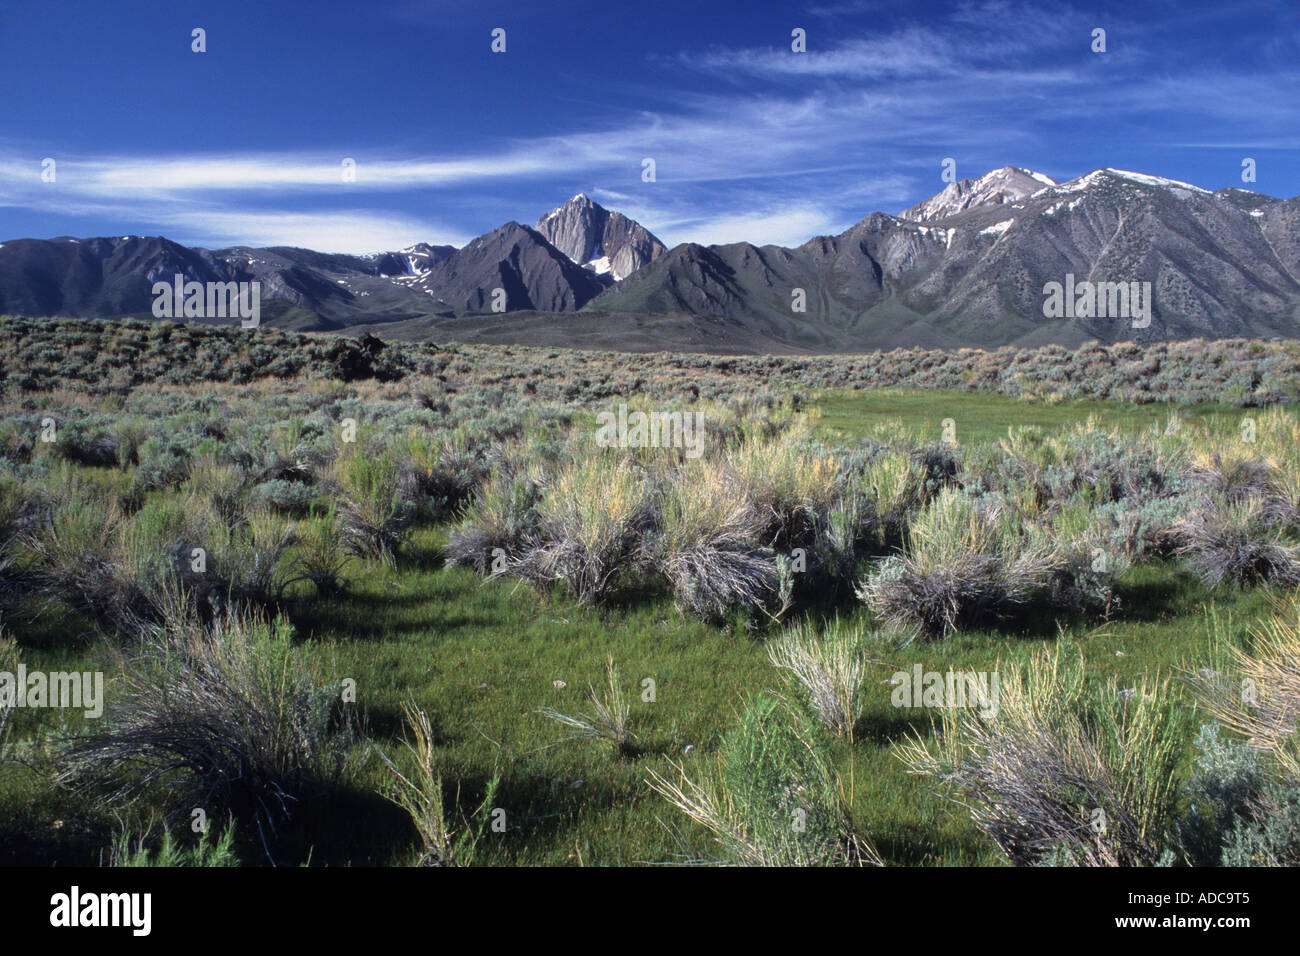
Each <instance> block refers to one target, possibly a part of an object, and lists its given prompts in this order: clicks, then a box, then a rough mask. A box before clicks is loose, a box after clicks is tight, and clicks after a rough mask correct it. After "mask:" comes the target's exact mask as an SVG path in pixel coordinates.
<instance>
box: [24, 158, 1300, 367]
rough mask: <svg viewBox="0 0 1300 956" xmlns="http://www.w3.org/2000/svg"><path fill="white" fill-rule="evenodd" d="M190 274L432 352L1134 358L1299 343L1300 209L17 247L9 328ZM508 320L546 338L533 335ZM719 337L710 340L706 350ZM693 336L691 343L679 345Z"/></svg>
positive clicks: (145, 310) (956, 200)
mask: <svg viewBox="0 0 1300 956" xmlns="http://www.w3.org/2000/svg"><path fill="white" fill-rule="evenodd" d="M175 274H181V275H183V276H185V278H186V279H187V280H192V281H200V282H218V281H221V282H224V281H260V282H261V283H262V284H263V285H262V296H263V299H264V300H269V301H268V302H267V303H266V304H265V305H264V309H263V318H264V321H267V322H270V323H271V324H275V325H283V326H286V327H290V328H296V329H300V330H308V329H314V330H322V331H349V332H355V331H358V330H367V329H378V328H381V327H384V326H386V325H393V326H394V327H396V326H399V325H400V327H401V328H402V329H403V330H404V331H405V332H407V333H409V334H410V335H418V330H419V328H420V327H421V326H422V325H423V327H425V328H428V329H429V330H430V332H432V331H433V329H435V328H436V329H437V330H438V334H439V335H440V336H443V335H446V334H448V332H449V330H450V332H451V334H455V332H454V330H455V328H456V327H457V323H468V320H470V319H472V318H473V317H475V316H491V317H492V321H493V322H497V323H502V322H504V323H505V325H503V326H500V327H499V328H498V327H497V326H491V328H492V329H493V334H498V333H499V334H502V335H505V336H507V337H508V336H509V335H510V334H511V329H512V328H513V327H515V326H518V327H519V328H520V329H522V328H523V326H524V325H527V326H528V328H529V329H532V330H536V329H538V328H539V327H540V325H539V323H543V322H544V321H546V320H545V319H543V318H541V316H544V315H547V314H549V315H553V319H552V320H551V321H552V322H554V323H558V326H557V327H558V328H559V329H560V332H559V333H558V334H559V335H561V337H562V335H563V334H564V330H566V329H567V330H571V331H572V332H573V333H574V334H575V335H576V334H579V330H587V331H588V332H591V333H600V334H604V332H603V331H602V330H608V333H609V334H611V335H612V334H614V330H615V329H616V328H619V327H627V328H642V329H649V328H652V327H653V328H661V329H672V330H683V329H686V328H688V327H694V328H698V329H700V330H705V329H707V328H710V327H712V328H714V329H715V332H716V331H717V329H718V328H719V327H716V326H711V324H710V323H711V322H712V321H714V320H725V321H726V323H727V324H726V326H725V327H726V329H727V336H728V338H729V340H730V341H732V342H735V343H737V345H738V346H739V345H740V344H743V339H744V336H745V335H746V334H748V335H751V336H752V338H753V340H754V342H755V343H759V342H762V343H767V344H770V343H773V342H784V343H788V344H789V345H790V346H792V347H795V348H798V349H800V350H805V349H812V350H817V349H831V350H837V349H842V348H850V347H868V346H874V345H877V344H886V343H888V344H907V343H915V344H919V345H935V344H950V345H953V346H965V345H977V346H998V345H1003V344H1012V343H1017V344H1022V343H1033V342H1038V341H1060V342H1062V343H1068V342H1074V341H1079V340H1082V338H1100V339H1102V340H1105V341H1114V340H1117V339H1119V338H1124V337H1126V336H1125V333H1129V335H1130V336H1131V337H1137V338H1139V339H1141V338H1187V337H1193V336H1202V337H1228V336H1234V335H1249V336H1253V337H1273V336H1282V337H1300V197H1297V198H1294V199H1289V200H1284V199H1277V198H1274V197H1271V196H1266V195H1264V194H1261V193H1256V192H1252V191H1250V190H1245V189H1240V188H1236V187H1229V188H1226V189H1221V190H1218V191H1215V192H1211V191H1209V190H1206V189H1203V188H1201V187H1198V186H1194V185H1192V184H1189V183H1184V182H1180V181H1178V180H1173V179H1167V178H1164V177H1159V176H1151V175H1149V174H1144V173H1135V172H1129V171H1125V170H1119V169H1114V168H1102V169H1098V170H1093V171H1092V172H1089V173H1087V174H1085V175H1083V176H1079V177H1076V178H1075V179H1072V180H1068V181H1065V182H1060V183H1058V182H1056V181H1054V180H1053V179H1051V177H1048V176H1045V175H1043V174H1041V173H1036V172H1034V171H1032V170H1028V169H1024V168H1020V167H1012V166H1007V167H1002V168H1000V169H995V170H991V171H990V172H988V173H986V174H984V175H983V176H981V177H978V178H976V179H966V180H961V181H959V182H955V183H949V184H947V185H946V186H945V187H944V189H943V190H941V191H940V192H939V193H936V194H935V195H934V196H931V197H929V198H928V199H926V200H923V201H922V202H920V203H917V204H916V205H914V206H912V207H909V208H908V209H906V210H903V211H902V212H901V213H900V214H899V215H896V216H895V215H890V214H888V213H883V212H873V213H869V214H868V215H866V216H864V217H863V218H862V219H860V220H859V221H858V222H856V223H854V224H853V225H852V226H850V227H849V228H848V229H846V230H844V231H843V232H841V233H839V234H837V235H834V236H814V237H812V238H810V239H808V240H807V241H806V242H804V243H802V244H801V245H799V246H796V247H792V248H788V247H782V246H775V245H755V244H753V243H748V242H738V243H728V244H721V245H718V244H715V245H702V244H699V243H690V242H688V243H682V244H680V245H678V246H675V247H673V248H672V249H668V248H667V247H665V246H664V245H663V244H662V243H661V242H660V241H659V240H658V239H657V238H656V237H655V236H654V235H653V234H652V233H650V232H649V230H646V229H645V228H644V227H643V226H641V225H640V224H639V223H636V222H635V221H634V220H631V219H629V218H627V217H626V216H624V215H623V214H621V213H618V212H615V211H611V210H607V209H605V208H604V207H603V206H601V205H600V204H598V203H596V202H594V201H593V200H591V199H590V197H588V196H587V195H586V194H584V193H579V194H577V195H576V196H574V197H572V198H571V199H569V200H567V201H566V202H565V203H563V204H561V205H560V206H557V207H555V208H554V209H552V210H551V211H550V212H548V213H545V214H543V216H541V217H540V218H539V219H538V220H537V223H536V225H535V226H532V227H530V226H526V225H523V224H521V223H519V222H516V221H511V222H508V223H506V224H504V225H502V226H500V227H498V228H497V229H494V230H491V231H490V232H488V233H485V234H484V235H482V236H479V237H477V238H476V239H474V240H473V241H471V242H470V243H467V244H466V245H465V246H463V247H462V248H460V249H456V248H454V247H451V246H436V245H431V244H428V243H417V244H415V245H413V246H409V247H407V248H406V249H403V250H398V251H393V252H384V253H376V254H373V255H369V256H355V255H346V254H330V253H319V252H315V251H313V250H309V249H300V248H294V247H284V246H279V247H268V248H254V247H248V246H232V247H227V248H224V249H218V250H208V249H201V248H189V247H185V246H182V245H179V244H177V243H175V242H172V241H171V240H168V239H165V238H163V237H132V236H126V237H120V238H112V237H110V238H102V239H85V240H79V239H73V238H71V237H60V238H58V239H50V240H38V239H19V240H5V241H4V242H3V243H0V313H15V314H23V315H75V316H84V317H113V316H118V315H134V316H141V317H148V314H149V309H150V304H151V301H152V295H151V291H150V290H151V286H152V283H153V282H155V281H168V282H170V281H171V279H172V277H173V276H174V275H175ZM1067 276H1070V277H1071V280H1070V281H1071V284H1072V285H1073V283H1074V281H1075V280H1077V281H1078V282H1080V283H1121V282H1122V283H1133V282H1136V283H1139V285H1140V284H1141V283H1149V284H1150V288H1151V290H1152V297H1151V302H1152V303H1153V308H1152V314H1151V317H1150V318H1151V322H1150V327H1149V328H1144V327H1137V328H1132V329H1130V327H1129V326H1126V325H1125V323H1124V322H1118V321H1116V318H1117V317H1115V316H1104V317H1103V316H1091V315H1087V316H1084V317H1082V318H1080V319H1078V320H1072V321H1071V322H1070V323H1067V324H1062V323H1059V322H1054V321H1051V320H1048V319H1047V318H1046V317H1045V316H1044V314H1043V293H1044V290H1045V288H1046V287H1047V284H1048V283H1052V282H1056V283H1061V282H1064V281H1065V279H1066V277H1067ZM497 290H500V292H498V291H497ZM800 307H802V311H801V310H800ZM501 308H504V310H505V313H506V315H510V314H515V313H518V314H519V315H520V316H521V317H522V315H523V314H524V313H527V314H528V321H527V322H526V323H525V322H524V321H523V320H522V318H521V319H520V320H519V321H518V322H513V323H512V322H511V320H509V319H507V318H506V317H505V316H503V315H501V313H500V311H499V310H500V309H501ZM577 315H588V316H590V317H591V318H590V319H589V320H588V319H584V320H583V321H582V322H576V321H574V319H575V318H576V316H577ZM566 316H567V317H568V318H566ZM619 316H629V317H630V318H629V319H628V321H626V322H625V321H624V320H622V319H618V318H616V317H619ZM637 316H641V317H643V319H644V321H643V320H642V319H638V318H637ZM598 317H599V318H598ZM651 317H657V318H656V319H655V320H654V321H649V320H650V318H651ZM663 319H667V320H668V321H666V322H665V321H662V320H663ZM475 322H476V323H477V320H475ZM600 322H603V323H604V325H603V326H598V325H596V324H593V323H600ZM465 327H466V328H469V325H468V324H466V325H465ZM520 334H523V333H522V332H521V333H520ZM530 334H531V333H530ZM638 334H639V335H641V336H642V338H643V337H644V333H638ZM681 334H682V335H686V334H687V333H685V332H682V333H681ZM698 334H706V333H704V332H703V331H701V332H700V333H690V334H689V335H690V336H696V335H698ZM679 337H680V336H679V335H678V331H673V333H672V336H671V338H672V341H676V340H677V338H679ZM688 337H689V336H688ZM671 344H672V342H671V341H669V342H666V347H668V346H670V345H671Z"/></svg>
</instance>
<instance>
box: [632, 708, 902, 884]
mask: <svg viewBox="0 0 1300 956" xmlns="http://www.w3.org/2000/svg"><path fill="white" fill-rule="evenodd" d="M675 766H676V769H677V771H678V774H679V777H680V780H679V782H672V781H670V780H668V779H667V778H665V777H664V776H662V775H660V774H659V773H657V772H655V771H651V773H650V786H651V787H652V788H653V789H654V790H655V791H656V792H657V793H659V794H661V795H662V796H663V797H665V798H666V799H667V800H668V801H669V802H670V803H671V804H672V805H673V806H675V807H676V808H677V809H678V810H680V811H681V812H683V813H684V814H686V816H687V817H689V818H690V819H691V820H694V821H695V822H696V823H698V824H700V825H701V826H703V827H704V828H705V829H706V830H707V831H708V832H709V834H710V835H711V836H712V837H713V839H714V840H715V841H716V842H717V843H718V845H719V848H720V850H721V852H722V858H721V861H720V862H727V863H733V864H740V865H744V866H828V865H842V864H862V863H879V862H880V858H879V857H878V856H877V855H876V853H875V851H874V849H872V848H871V846H870V845H869V844H868V843H866V842H865V841H864V840H862V839H860V838H859V837H858V836H857V835H856V834H855V833H854V832H853V827H852V824H851V821H850V819H849V815H848V813H847V811H846V809H845V807H844V805H843V803H842V801H841V799H840V796H839V793H840V790H839V787H838V784H837V780H836V777H835V773H834V771H833V770H832V767H831V761H830V755H829V751H828V749H827V745H826V742H825V740H824V739H823V738H822V736H821V734H820V732H819V728H818V727H817V726H816V725H815V724H813V723H811V722H810V721H809V720H808V719H807V718H805V717H804V716H803V715H801V714H800V713H799V712H798V711H797V710H794V709H792V708H791V707H789V706H788V705H786V704H784V703H782V702H780V701H778V700H775V699H773V698H770V697H760V698H759V699H758V700H757V701H755V702H754V703H753V704H751V705H750V706H749V707H748V708H746V710H745V711H744V712H743V713H742V714H741V716H740V718H739V720H738V722H737V723H736V724H735V725H734V726H733V727H732V729H731V730H730V731H728V732H727V734H726V735H725V736H724V737H723V739H722V742H721V745H720V750H719V758H718V766H717V768H716V771H715V773H714V774H712V775H711V776H710V777H709V778H707V779H704V780H702V781H701V782H699V783H696V782H694V781H692V780H691V779H690V778H689V777H688V776H687V775H686V772H685V770H684V769H683V768H682V767H681V766H679V765H675Z"/></svg>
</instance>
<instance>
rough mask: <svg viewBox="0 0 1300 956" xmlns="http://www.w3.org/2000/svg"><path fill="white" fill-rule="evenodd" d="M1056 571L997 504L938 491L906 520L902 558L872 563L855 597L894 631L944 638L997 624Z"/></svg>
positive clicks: (1039, 544)
mask: <svg viewBox="0 0 1300 956" xmlns="http://www.w3.org/2000/svg"><path fill="white" fill-rule="evenodd" d="M1064 566H1065V559H1064V557H1063V555H1062V553H1061V552H1059V551H1058V550H1056V549H1054V548H1053V547H1052V546H1051V545H1050V544H1049V543H1047V542H1046V541H1043V540H1037V541H1031V540H1029V539H1028V538H1027V537H1026V536H1024V535H1022V534H1021V530H1020V527H1019V524H1018V522H1016V520H1015V518H1014V516H1013V515H1011V514H1010V513H1009V512H1007V511H1005V510H1004V509H1003V508H1002V507H1001V506H1000V505H999V504H996V503H994V504H984V505H982V504H980V503H979V502H977V501H976V500H975V499H973V498H970V497H968V496H966V495H965V494H963V493H961V492H959V491H953V490H944V491H942V492H940V494H939V495H938V497H936V498H935V500H934V501H932V502H931V503H930V505H929V506H928V507H927V508H926V509H925V510H923V511H922V512H920V513H919V514H918V515H917V516H916V517H915V518H914V519H913V520H912V525H911V528H910V530H909V534H908V544H907V550H906V552H905V553H904V554H903V555H901V556H893V557H889V558H885V559H884V560H883V561H881V562H878V564H877V565H876V567H875V569H874V570H873V571H871V572H870V573H869V574H868V576H867V578H866V579H865V580H864V581H863V582H862V584H861V586H860V587H859V589H858V596H859V597H860V598H861V599H862V600H864V601H865V602H866V603H867V604H868V605H869V606H870V607H871V609H872V610H873V611H874V612H875V613H876V614H877V615H879V616H880V618H881V619H882V620H884V621H886V622H887V623H889V624H891V625H893V626H894V627H896V628H898V629H900V630H903V631H908V632H919V633H922V634H926V635H929V636H944V635H947V634H950V633H952V632H953V631H956V630H958V629H960V628H962V627H972V626H981V625H990V624H997V623H1000V622H1001V621H1003V620H1004V619H1005V618H1007V617H1008V616H1009V615H1010V614H1011V613H1012V612H1013V611H1015V610H1018V609H1020V608H1023V607H1025V606H1027V605H1029V604H1030V603H1031V602H1032V601H1034V600H1035V599H1038V598H1041V597H1042V596H1043V595H1044V594H1046V593H1049V592H1050V588H1051V585H1052V582H1053V580H1054V579H1055V577H1056V575H1057V574H1058V573H1059V572H1060V571H1061V570H1062V568H1063V567H1064Z"/></svg>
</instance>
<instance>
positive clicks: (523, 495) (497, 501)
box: [443, 470, 541, 574]
mask: <svg viewBox="0 0 1300 956" xmlns="http://www.w3.org/2000/svg"><path fill="white" fill-rule="evenodd" d="M540 500H541V490H540V487H539V485H538V483H537V481H536V480H535V479H534V478H533V477H532V476H531V475H528V474H526V473H518V472H511V471H505V470H501V471H497V472H495V473H493V474H492V475H491V476H490V477H489V478H488V479H487V480H486V481H485V482H484V483H483V484H482V485H481V486H480V487H479V489H478V493H477V494H476V495H475V497H474V500H473V501H472V502H471V503H470V505H469V507H468V508H467V509H466V513H465V518H464V520H463V521H462V522H461V524H460V526H459V527H457V529H456V530H455V531H454V532H452V535H451V537H450V539H449V540H448V542H447V545H446V547H445V548H444V549H443V551H444V554H445V555H446V558H447V563H448V564H451V565H465V566H468V567H472V568H473V569H474V570H475V571H477V572H478V573H479V574H487V573H489V572H491V573H493V574H506V573H509V572H510V569H511V568H512V567H514V566H515V563H516V562H518V561H519V560H520V559H521V558H522V557H523V556H524V555H525V554H526V553H527V552H528V550H529V549H530V548H532V547H534V546H535V545H536V543H537V541H538V538H539V535H540V533H541V532H540V527H539V524H538V517H537V504H538V502H539V501H540ZM498 558H500V559H501V560H499V561H498V560H497V559H498Z"/></svg>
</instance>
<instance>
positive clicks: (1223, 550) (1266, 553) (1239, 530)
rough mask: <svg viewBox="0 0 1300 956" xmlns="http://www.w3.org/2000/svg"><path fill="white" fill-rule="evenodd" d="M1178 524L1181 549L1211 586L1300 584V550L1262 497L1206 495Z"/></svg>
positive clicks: (1192, 566)
mask: <svg viewBox="0 0 1300 956" xmlns="http://www.w3.org/2000/svg"><path fill="white" fill-rule="evenodd" d="M1178 530H1179V534H1180V535H1181V537H1182V541H1183V543H1182V545H1181V546H1180V547H1179V549H1178V553H1179V554H1180V555H1182V556H1183V557H1184V558H1185V559H1186V561H1187V565H1188V567H1189V568H1191V570H1192V571H1193V573H1195V574H1196V576H1197V577H1199V578H1200V579H1201V581H1202V582H1203V583H1204V584H1205V585H1206V587H1218V586H1220V585H1222V584H1225V583H1228V584H1237V585H1241V584H1247V583H1250V582H1255V581H1268V582H1272V583H1274V584H1278V585H1280V586H1282V587H1286V588H1292V587H1296V586H1297V585H1300V554H1297V549H1296V548H1295V547H1294V546H1292V545H1288V544H1286V543H1285V542H1284V541H1283V539H1282V533H1281V531H1280V530H1279V529H1277V528H1276V527H1274V526H1273V524H1272V522H1271V521H1270V518H1269V513H1268V509H1267V507H1266V506H1265V505H1264V504H1263V503H1262V502H1260V501H1259V500H1258V499H1255V498H1248V499H1245V500H1242V501H1237V502H1228V501H1225V500H1224V499H1221V498H1219V499H1213V500H1210V501H1206V502H1205V503H1204V504H1203V505H1202V506H1201V507H1200V508H1198V509H1197V510H1196V511H1194V512H1193V513H1192V514H1191V515H1190V516H1188V517H1187V518H1185V519H1184V520H1183V521H1181V522H1180V523H1179V525H1178Z"/></svg>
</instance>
